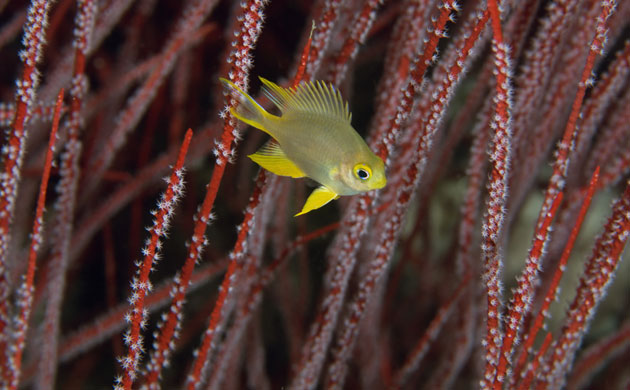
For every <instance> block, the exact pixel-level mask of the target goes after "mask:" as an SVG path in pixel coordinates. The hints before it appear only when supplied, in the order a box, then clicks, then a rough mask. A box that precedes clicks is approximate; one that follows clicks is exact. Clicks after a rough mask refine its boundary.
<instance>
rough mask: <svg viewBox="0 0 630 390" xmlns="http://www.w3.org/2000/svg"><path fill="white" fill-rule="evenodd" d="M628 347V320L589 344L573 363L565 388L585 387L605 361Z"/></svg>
mask: <svg viewBox="0 0 630 390" xmlns="http://www.w3.org/2000/svg"><path fill="white" fill-rule="evenodd" d="M629 347H630V322H629V321H626V323H625V324H624V325H623V326H621V328H620V329H618V330H617V331H615V332H614V333H613V334H611V335H610V336H608V337H606V338H604V339H603V340H601V341H599V342H597V343H596V344H595V345H592V346H590V347H589V348H588V349H587V350H585V351H584V353H583V354H582V356H581V357H580V359H579V360H578V361H577V362H576V363H575V367H574V368H573V370H572V372H573V374H571V376H570V377H569V379H568V380H567V389H583V388H586V385H587V384H588V381H589V380H590V379H592V377H593V376H594V375H595V374H596V373H597V371H598V370H599V369H600V368H601V366H602V365H604V364H605V363H606V361H608V360H611V359H613V358H614V357H615V356H618V355H620V354H621V353H623V352H624V350H628V348H629Z"/></svg>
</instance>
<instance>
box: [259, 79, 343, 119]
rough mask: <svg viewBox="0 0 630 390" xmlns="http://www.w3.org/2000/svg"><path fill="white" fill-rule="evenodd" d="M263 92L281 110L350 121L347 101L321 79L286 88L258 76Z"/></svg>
mask: <svg viewBox="0 0 630 390" xmlns="http://www.w3.org/2000/svg"><path fill="white" fill-rule="evenodd" d="M260 81H262V83H263V92H264V93H265V95H266V96H267V97H268V98H269V100H271V101H272V102H273V103H274V104H275V105H276V106H277V107H278V108H279V109H280V110H281V111H282V113H283V114H284V113H286V112H288V111H299V112H303V113H312V114H320V115H325V116H328V117H332V118H336V119H339V120H341V121H343V122H347V123H350V122H351V120H352V114H350V110H349V109H348V102H346V101H344V100H343V98H342V97H341V94H340V93H339V91H338V90H337V89H335V87H333V86H332V85H330V84H326V83H324V82H322V81H311V82H308V83H301V84H300V85H298V86H297V87H295V88H292V89H287V88H282V87H280V86H279V85H277V84H275V83H272V82H271V81H269V80H267V79H264V78H262V77H260Z"/></svg>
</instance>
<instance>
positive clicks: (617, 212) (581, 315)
mask: <svg viewBox="0 0 630 390" xmlns="http://www.w3.org/2000/svg"><path fill="white" fill-rule="evenodd" d="M629 237H630V182H627V183H626V189H625V191H624V193H623V194H622V195H621V197H620V198H619V199H618V200H617V201H616V202H615V204H614V205H613V209H612V215H611V216H610V218H609V219H608V221H607V222H606V224H605V225H604V230H603V232H602V233H601V235H600V236H599V237H598V238H597V241H596V242H595V246H594V249H593V254H592V255H591V257H590V258H589V259H588V261H587V262H586V265H585V267H584V274H583V275H582V277H581V278H580V283H579V286H578V290H577V294H576V296H575V298H574V300H573V302H572V303H571V306H570V308H569V312H568V314H567V319H566V321H565V323H564V326H563V327H562V331H561V333H560V336H559V338H558V341H557V342H556V344H555V348H554V349H553V351H552V353H551V354H550V357H549V358H548V359H547V366H548V367H550V368H552V371H551V372H550V373H549V374H548V375H547V377H546V378H545V382H547V383H550V384H553V385H554V386H555V385H562V384H563V383H564V381H565V379H566V374H567V371H568V368H570V367H571V365H572V363H573V359H574V358H575V351H576V350H577V348H578V347H579V346H580V344H581V342H582V339H583V337H584V334H585V332H586V331H587V330H588V325H589V323H590V321H591V319H592V318H593V316H594V314H595V308H596V307H597V305H598V304H599V303H600V301H601V300H602V298H603V297H604V295H605V293H606V290H607V288H608V286H609V285H610V283H611V282H612V277H613V275H614V273H615V270H616V269H617V266H618V264H619V261H620V259H621V252H622V251H623V249H624V247H625V245H626V242H627V241H628V238H629Z"/></svg>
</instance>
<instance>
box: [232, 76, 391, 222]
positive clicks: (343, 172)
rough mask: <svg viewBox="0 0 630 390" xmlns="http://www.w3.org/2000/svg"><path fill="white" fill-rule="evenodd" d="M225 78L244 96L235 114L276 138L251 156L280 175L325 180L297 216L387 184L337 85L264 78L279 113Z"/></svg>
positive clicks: (239, 97) (265, 88)
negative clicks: (292, 83)
mask: <svg viewBox="0 0 630 390" xmlns="http://www.w3.org/2000/svg"><path fill="white" fill-rule="evenodd" d="M220 80H221V82H222V83H223V85H224V86H225V88H226V89H227V90H228V91H230V92H231V94H232V96H233V97H234V98H235V99H237V101H238V104H237V105H236V107H235V108H233V109H232V110H231V112H232V114H233V115H234V116H236V117H237V118H238V119H240V120H241V121H243V122H245V123H247V124H249V125H251V126H254V127H256V128H258V129H260V130H262V131H264V132H266V133H267V134H269V135H270V136H271V137H272V138H273V140H271V141H269V142H267V143H266V144H265V145H264V146H263V147H262V148H260V149H259V150H258V151H257V152H256V153H254V154H252V155H250V156H249V158H251V159H252V160H253V161H254V162H256V163H257V164H258V165H260V166H261V167H263V168H265V169H266V170H268V171H271V172H273V173H275V174H276V175H281V176H290V177H294V178H298V177H305V176H306V177H309V178H311V179H313V180H315V181H317V182H318V183H319V184H321V186H320V187H318V188H317V189H315V191H313V192H312V193H311V195H310V196H309V198H308V199H307V200H306V203H305V205H304V207H303V209H302V211H300V212H299V213H298V214H296V216H297V215H302V214H305V213H307V212H309V211H311V210H315V209H318V208H320V207H322V206H324V205H325V204H326V203H328V202H330V201H331V200H333V199H337V198H338V197H339V196H342V195H355V194H358V193H361V192H365V191H369V190H374V189H379V188H383V187H384V186H385V184H386V183H387V179H386V178H385V166H384V164H383V161H382V160H381V159H380V158H379V157H378V156H376V155H375V154H374V153H373V152H372V151H371V150H370V148H369V147H368V146H367V144H366V143H365V141H364V140H363V138H361V136H360V135H359V134H358V133H357V132H356V131H355V130H354V129H353V128H352V126H351V125H350V120H351V118H352V115H351V114H350V111H349V110H348V103H347V102H345V101H344V100H343V98H342V97H341V94H340V93H339V91H337V90H336V89H335V88H334V87H333V86H331V85H328V84H325V83H323V82H321V81H318V82H310V83H302V84H300V85H298V86H297V87H296V88H292V89H286V88H282V87H280V86H278V85H276V84H274V83H272V82H271V81H269V80H265V79H263V78H260V80H261V81H262V83H263V92H264V93H265V95H266V96H267V97H268V98H269V99H270V100H271V101H272V102H273V103H274V104H275V105H276V106H277V107H278V108H279V109H280V111H281V112H282V115H281V116H276V115H272V114H270V113H268V112H267V111H265V110H264V109H263V108H262V107H261V106H260V105H259V104H258V103H256V101H255V100H254V99H253V98H252V97H251V96H249V95H248V94H247V93H245V92H243V91H242V90H241V89H240V88H239V87H237V86H236V85H235V84H234V83H232V82H230V81H228V80H226V79H223V78H222V79H220Z"/></svg>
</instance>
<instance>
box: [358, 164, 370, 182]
mask: <svg viewBox="0 0 630 390" xmlns="http://www.w3.org/2000/svg"><path fill="white" fill-rule="evenodd" d="M354 176H356V178H357V179H360V180H367V179H369V178H370V176H372V170H371V169H370V167H368V166H367V165H365V164H357V165H355V166H354Z"/></svg>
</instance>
